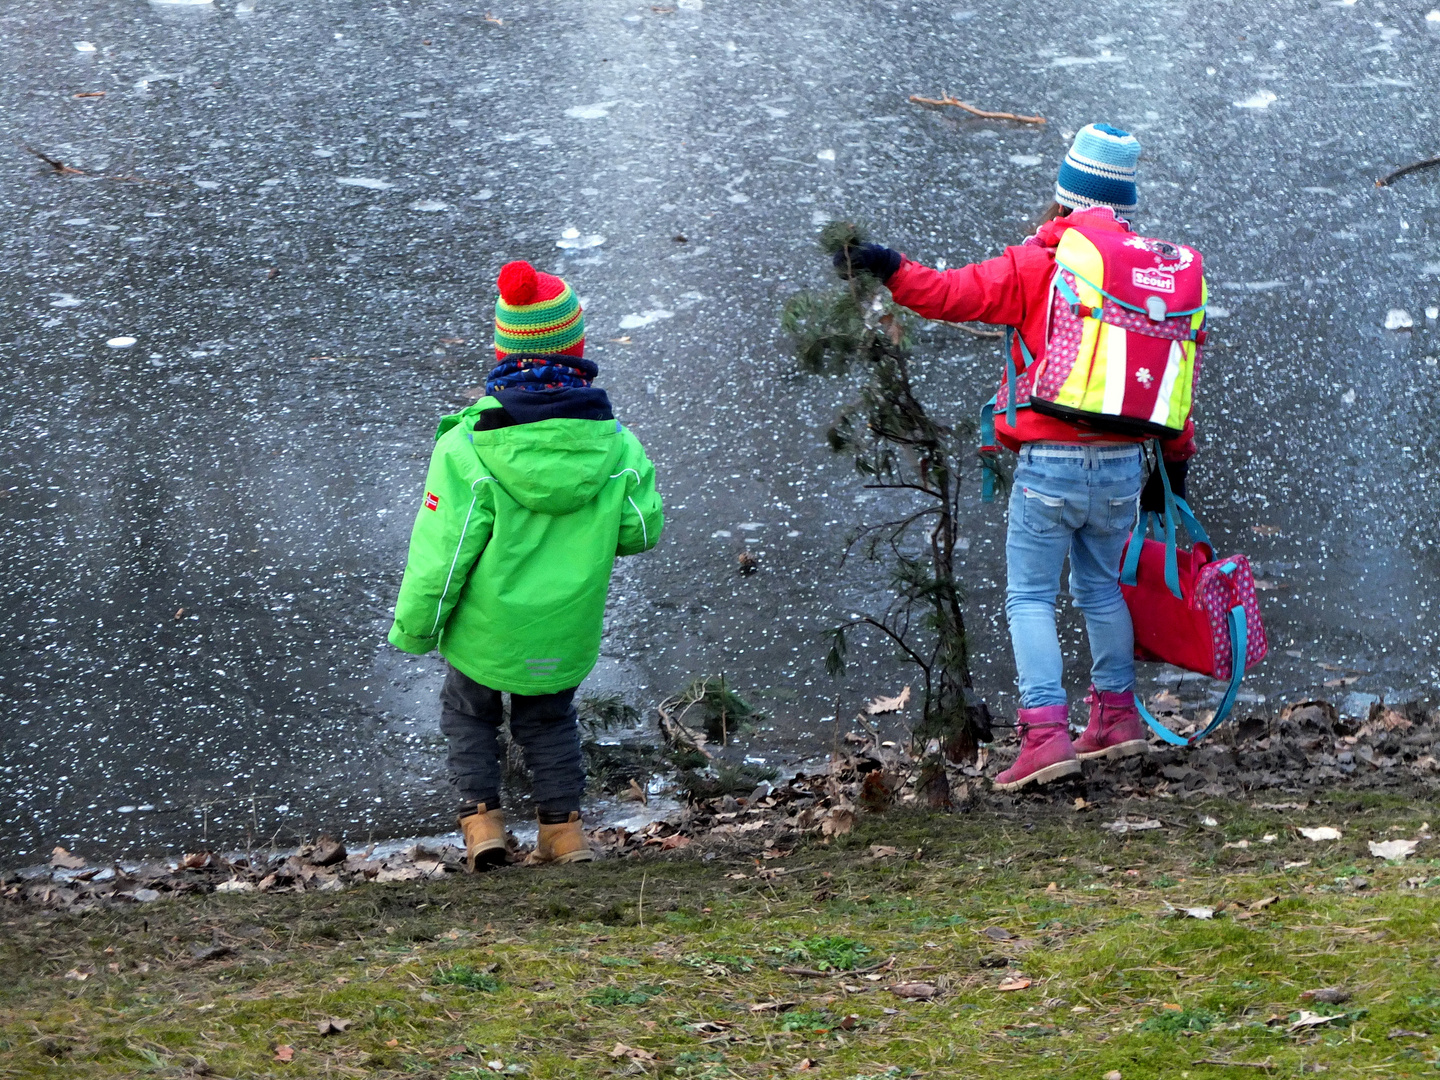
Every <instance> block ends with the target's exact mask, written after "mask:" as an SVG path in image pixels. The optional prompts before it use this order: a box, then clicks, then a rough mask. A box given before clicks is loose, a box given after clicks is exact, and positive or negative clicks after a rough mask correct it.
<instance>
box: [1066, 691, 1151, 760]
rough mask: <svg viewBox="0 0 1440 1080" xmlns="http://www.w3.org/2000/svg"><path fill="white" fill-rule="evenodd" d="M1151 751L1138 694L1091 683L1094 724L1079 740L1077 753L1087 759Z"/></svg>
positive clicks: (1082, 758)
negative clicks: (1108, 688) (1138, 707)
mask: <svg viewBox="0 0 1440 1080" xmlns="http://www.w3.org/2000/svg"><path fill="white" fill-rule="evenodd" d="M1149 752H1150V744H1149V743H1148V742H1146V741H1145V729H1144V728H1143V727H1141V725H1140V713H1139V711H1138V710H1137V709H1136V708H1135V695H1134V694H1131V693H1129V692H1128V691H1127V692H1125V693H1123V694H1112V693H1110V692H1109V691H1106V690H1096V689H1095V687H1093V686H1092V687H1090V724H1089V726H1088V727H1086V729H1085V732H1084V734H1082V735H1081V736H1080V737H1079V738H1078V739H1076V740H1075V756H1076V757H1077V758H1079V759H1080V760H1081V761H1087V760H1089V759H1090V758H1123V757H1131V756H1132V755H1135V754H1146V753H1149Z"/></svg>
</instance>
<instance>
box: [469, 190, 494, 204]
mask: <svg viewBox="0 0 1440 1080" xmlns="http://www.w3.org/2000/svg"><path fill="white" fill-rule="evenodd" d="M494 197H495V192H493V191H491V190H490V189H489V188H488V187H487V188H486V189H485V190H484V191H477V192H476V193H475V194H474V195H471V196H470V198H471V199H472V200H473V201H474V202H485V201H486V200H487V199H493V198H494Z"/></svg>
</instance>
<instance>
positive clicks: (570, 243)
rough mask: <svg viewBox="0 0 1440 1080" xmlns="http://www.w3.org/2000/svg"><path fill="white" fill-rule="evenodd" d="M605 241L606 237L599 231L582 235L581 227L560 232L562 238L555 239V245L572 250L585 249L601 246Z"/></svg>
mask: <svg viewBox="0 0 1440 1080" xmlns="http://www.w3.org/2000/svg"><path fill="white" fill-rule="evenodd" d="M603 243H605V237H603V236H601V235H600V234H598V233H590V234H588V235H581V233H580V230H579V229H566V230H565V231H564V232H563V233H561V234H560V239H559V240H556V241H555V246H556V247H558V248H565V249H567V250H571V251H584V250H585V249H586V248H593V247H599V246H600V245H601V244H603Z"/></svg>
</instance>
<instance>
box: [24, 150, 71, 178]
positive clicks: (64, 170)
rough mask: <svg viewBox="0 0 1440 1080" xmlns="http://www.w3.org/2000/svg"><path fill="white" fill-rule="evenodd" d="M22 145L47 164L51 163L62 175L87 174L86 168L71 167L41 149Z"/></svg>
mask: <svg viewBox="0 0 1440 1080" xmlns="http://www.w3.org/2000/svg"><path fill="white" fill-rule="evenodd" d="M20 146H21V148H22V149H24V150H27V151H29V152H30V153H32V154H34V155H35V156H36V157H38V158H39V159H40V160H41V161H43V162H45V164H46V165H49V166H50V167H51V168H52V169H54V170H55V171H56V172H57V173H59V174H60V175H61V176H84V175H85V170H84V169H73V168H71V167H70V166H69V165H66V164H65V163H64V162H63V161H61V160H59V159H58V158H52V157H51V156H50V155H49V154H42V153H41V152H40V151H39V150H36V149H35V148H34V147H33V146H26V145H25V144H24V143H21V144H20Z"/></svg>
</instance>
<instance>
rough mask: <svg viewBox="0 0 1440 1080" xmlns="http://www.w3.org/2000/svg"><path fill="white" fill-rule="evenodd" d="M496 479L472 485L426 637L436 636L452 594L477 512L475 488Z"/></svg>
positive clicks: (483, 479)
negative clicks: (467, 506) (458, 537)
mask: <svg viewBox="0 0 1440 1080" xmlns="http://www.w3.org/2000/svg"><path fill="white" fill-rule="evenodd" d="M494 479H495V477H493V476H482V477H480V479H479V480H476V481H475V483H473V484H471V485H470V509H469V510H466V511H465V524H464V525H462V526H460V539H459V540H457V541H455V557H454V558H453V559H451V560H450V573H448V574H447V575H445V588H444V589H442V590H441V591H440V602H439V603H438V604H436V605H435V622H434V623H433V624H432V625H431V627H430V633H429V634H427V635H425V636H426V637H434V636H435V631H437V630H439V629H440V613H441V612H442V611H444V610H445V597H447V596H448V595H450V582H451V581H453V580H454V579H455V564H456V563H458V562H459V561H460V549H461V548H462V547H463V546H464V545H465V534H466V533H467V532H469V531H470V515H471V514H473V513H475V499H476V495H475V488H476V487H478V486H479V485H480V484H483V483H484V482H485V481H486V480H494Z"/></svg>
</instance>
